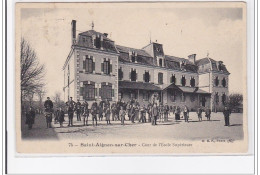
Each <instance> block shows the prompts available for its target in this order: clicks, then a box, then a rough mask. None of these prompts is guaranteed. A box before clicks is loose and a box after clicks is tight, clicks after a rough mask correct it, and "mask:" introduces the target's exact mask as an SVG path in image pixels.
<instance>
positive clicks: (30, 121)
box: [25, 107, 35, 130]
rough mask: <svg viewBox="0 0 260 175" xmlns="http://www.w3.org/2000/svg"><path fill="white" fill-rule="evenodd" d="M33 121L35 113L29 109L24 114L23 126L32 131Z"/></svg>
mask: <svg viewBox="0 0 260 175" xmlns="http://www.w3.org/2000/svg"><path fill="white" fill-rule="evenodd" d="M34 120H35V111H34V110H33V109H32V107H30V108H29V111H28V112H26V121H25V124H27V125H28V129H29V130H30V129H32V126H33V124H34Z"/></svg>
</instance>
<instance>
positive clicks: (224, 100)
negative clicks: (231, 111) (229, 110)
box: [222, 93, 227, 105]
mask: <svg viewBox="0 0 260 175" xmlns="http://www.w3.org/2000/svg"><path fill="white" fill-rule="evenodd" d="M226 100H227V96H226V94H225V93H224V94H223V95H222V103H223V104H224V105H225V104H226Z"/></svg>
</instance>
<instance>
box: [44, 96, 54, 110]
mask: <svg viewBox="0 0 260 175" xmlns="http://www.w3.org/2000/svg"><path fill="white" fill-rule="evenodd" d="M44 107H45V109H47V108H50V109H53V103H52V101H51V100H50V97H47V100H46V101H45V102H44Z"/></svg>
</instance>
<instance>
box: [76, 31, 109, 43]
mask: <svg viewBox="0 0 260 175" xmlns="http://www.w3.org/2000/svg"><path fill="white" fill-rule="evenodd" d="M79 35H83V36H89V37H92V35H102V36H103V39H105V40H109V41H112V40H111V39H109V38H108V37H107V36H106V35H105V34H104V33H100V32H97V31H95V30H88V31H85V32H82V33H79Z"/></svg>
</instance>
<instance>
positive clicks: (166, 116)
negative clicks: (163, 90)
mask: <svg viewBox="0 0 260 175" xmlns="http://www.w3.org/2000/svg"><path fill="white" fill-rule="evenodd" d="M169 111H170V107H169V106H168V104H167V103H165V105H164V121H165V122H167V121H168V116H169Z"/></svg>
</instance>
